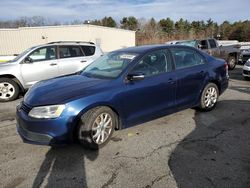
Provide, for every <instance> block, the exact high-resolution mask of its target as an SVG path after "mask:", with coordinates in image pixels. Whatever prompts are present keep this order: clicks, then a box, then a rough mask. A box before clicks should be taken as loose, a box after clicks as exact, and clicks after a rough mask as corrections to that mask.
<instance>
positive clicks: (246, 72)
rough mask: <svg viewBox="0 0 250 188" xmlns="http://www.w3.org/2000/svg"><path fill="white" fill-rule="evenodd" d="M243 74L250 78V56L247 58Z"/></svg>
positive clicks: (247, 78)
mask: <svg viewBox="0 0 250 188" xmlns="http://www.w3.org/2000/svg"><path fill="white" fill-rule="evenodd" d="M242 75H243V76H244V78H245V79H246V80H250V58H249V59H248V60H247V62H246V63H245V65H244V66H243V71H242Z"/></svg>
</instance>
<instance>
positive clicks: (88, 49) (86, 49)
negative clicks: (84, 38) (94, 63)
mask: <svg viewBox="0 0 250 188" xmlns="http://www.w3.org/2000/svg"><path fill="white" fill-rule="evenodd" d="M81 48H82V51H83V52H84V54H85V56H91V55H94V54H95V46H81Z"/></svg>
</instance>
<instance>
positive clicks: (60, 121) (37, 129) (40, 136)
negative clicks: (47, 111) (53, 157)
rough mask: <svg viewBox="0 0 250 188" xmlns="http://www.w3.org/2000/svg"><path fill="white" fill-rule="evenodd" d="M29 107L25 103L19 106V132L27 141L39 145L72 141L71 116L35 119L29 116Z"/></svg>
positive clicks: (17, 117)
mask: <svg viewBox="0 0 250 188" xmlns="http://www.w3.org/2000/svg"><path fill="white" fill-rule="evenodd" d="M29 110H30V109H29V107H28V106H27V105H24V104H23V103H22V104H20V106H18V107H17V111H16V119H17V132H18V133H19V135H20V136H21V138H22V139H23V141H24V142H25V143H30V144H38V145H50V146H54V145H65V144H67V143H69V142H70V141H71V136H72V135H71V132H72V131H71V130H72V129H73V128H72V127H73V126H72V122H71V121H70V119H72V118H71V117H70V116H64V117H59V118H56V119H35V118H32V117H29V116H28V112H29Z"/></svg>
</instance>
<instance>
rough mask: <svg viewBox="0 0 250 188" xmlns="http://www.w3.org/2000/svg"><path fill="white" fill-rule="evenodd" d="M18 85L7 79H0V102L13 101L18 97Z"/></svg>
mask: <svg viewBox="0 0 250 188" xmlns="http://www.w3.org/2000/svg"><path fill="white" fill-rule="evenodd" d="M19 90H20V89H19V86H18V84H17V83H16V82H15V81H13V80H12V79H9V78H0V102H8V101H13V100H15V99H16V98H17V97H18V95H19Z"/></svg>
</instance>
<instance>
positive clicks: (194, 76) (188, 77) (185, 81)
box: [170, 47, 207, 109]
mask: <svg viewBox="0 0 250 188" xmlns="http://www.w3.org/2000/svg"><path fill="white" fill-rule="evenodd" d="M170 51H171V52H172V55H173V58H174V62H175V69H176V70H175V72H176V77H177V87H176V105H177V108H178V109H184V108H189V107H192V106H193V105H194V104H196V103H197V100H198V99H199V94H200V92H201V90H202V89H203V86H204V83H205V77H206V70H207V63H206V60H205V58H204V57H203V56H202V55H201V54H200V53H199V52H198V51H197V50H195V49H191V48H185V47H176V48H175V47H171V50H170Z"/></svg>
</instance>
